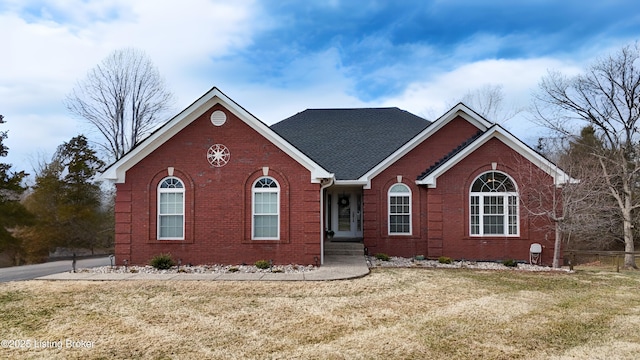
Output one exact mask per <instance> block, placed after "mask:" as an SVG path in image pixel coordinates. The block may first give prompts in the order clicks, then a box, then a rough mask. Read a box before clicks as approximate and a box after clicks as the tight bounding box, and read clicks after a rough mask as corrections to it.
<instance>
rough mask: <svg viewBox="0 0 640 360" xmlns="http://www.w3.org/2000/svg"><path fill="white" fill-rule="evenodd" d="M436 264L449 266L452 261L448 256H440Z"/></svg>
mask: <svg viewBox="0 0 640 360" xmlns="http://www.w3.org/2000/svg"><path fill="white" fill-rule="evenodd" d="M438 262H439V263H440V264H451V263H452V262H453V259H451V258H450V257H448V256H440V257H439V258H438Z"/></svg>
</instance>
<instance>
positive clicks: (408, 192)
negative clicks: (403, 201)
mask: <svg viewBox="0 0 640 360" xmlns="http://www.w3.org/2000/svg"><path fill="white" fill-rule="evenodd" d="M400 187H401V188H403V189H405V190H406V191H396V192H394V191H393V189H394V188H400ZM411 195H412V194H411V189H410V188H409V187H408V186H407V185H406V184H403V183H396V184H393V185H392V186H391V187H390V188H389V191H388V193H387V220H388V221H387V233H388V234H389V235H393V236H395V235H412V233H413V224H412V222H413V216H412V213H413V209H412V206H411V202H412V196H411ZM391 198H408V200H409V204H408V205H409V212H408V213H405V212H402V213H397V212H396V213H392V212H391ZM396 215H399V216H409V231H408V232H397V231H396V232H392V231H391V217H392V216H396Z"/></svg>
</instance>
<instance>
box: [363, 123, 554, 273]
mask: <svg viewBox="0 0 640 360" xmlns="http://www.w3.org/2000/svg"><path fill="white" fill-rule="evenodd" d="M476 131H477V129H475V128H474V127H473V126H472V125H471V124H469V123H468V122H466V121H465V120H463V119H461V118H458V119H456V120H454V121H452V122H451V123H449V124H447V125H446V126H445V127H443V128H442V129H441V130H440V131H438V132H437V133H436V134H434V135H432V136H431V137H430V138H429V139H427V140H426V141H425V142H424V143H423V144H421V145H420V146H418V147H416V149H414V150H412V151H411V152H410V153H409V154H407V155H406V156H405V157H404V158H402V159H400V160H399V161H397V162H396V163H395V164H393V165H392V166H390V167H389V168H388V169H386V170H385V171H384V172H382V173H381V174H379V175H378V176H376V178H375V179H374V180H373V181H372V187H371V189H370V190H365V205H364V211H365V213H364V214H365V220H364V221H365V227H364V229H365V234H364V240H365V245H366V246H367V247H368V248H369V252H370V253H377V252H384V253H387V254H389V255H396V256H407V257H411V256H415V255H425V256H427V257H430V258H437V257H439V256H449V257H452V258H455V259H469V260H500V259H507V258H513V259H516V260H527V261H528V259H529V246H530V245H531V243H534V242H537V243H540V244H542V246H543V253H542V259H543V262H544V263H545V264H550V263H551V261H552V255H553V240H554V232H553V230H552V229H551V228H550V226H549V225H550V222H549V221H548V219H545V218H543V217H533V216H531V215H530V214H529V213H528V212H527V208H530V207H529V206H523V205H522V204H521V205H520V224H519V225H520V236H519V237H471V236H470V235H469V189H470V187H471V183H472V182H473V181H474V180H475V178H476V177H477V176H478V175H480V174H481V173H483V172H485V171H491V163H492V162H496V163H497V169H496V170H498V171H503V172H505V173H507V174H509V175H510V176H511V177H512V178H513V179H514V181H515V182H516V184H517V186H518V187H519V189H520V190H521V191H522V189H525V188H532V187H538V188H540V189H543V190H542V191H546V190H544V189H549V187H550V185H551V184H552V182H553V180H552V178H551V177H550V176H548V175H547V174H545V173H544V172H542V171H541V170H540V169H538V168H537V167H535V166H532V165H531V163H529V162H528V161H527V160H526V159H524V158H523V157H522V156H520V155H519V154H518V153H517V152H515V151H513V150H512V149H511V148H509V147H508V146H506V145H505V144H504V143H502V142H501V141H500V140H497V139H492V140H490V141H488V142H487V143H486V144H484V145H483V146H481V147H480V148H478V149H477V150H476V151H475V152H474V153H472V154H470V155H469V156H467V157H466V158H465V159H463V160H462V161H461V162H460V163H458V164H457V165H456V166H454V167H453V168H451V169H450V170H448V171H447V172H446V173H445V174H443V175H442V176H440V177H439V178H438V179H437V187H436V188H430V189H429V188H427V187H426V186H417V185H415V179H416V177H417V176H418V175H419V174H420V173H421V172H422V171H424V170H425V169H426V168H428V167H429V166H430V165H432V164H433V163H434V162H435V161H437V160H439V159H441V158H442V156H444V155H445V154H447V153H448V152H449V151H450V150H451V149H453V148H455V147H456V146H458V145H459V144H460V143H462V142H463V141H465V140H466V139H467V138H469V137H471V136H472V135H473V134H475V132H476ZM432 142H433V143H435V144H432ZM396 175H402V176H403V183H405V184H407V185H409V184H411V185H409V186H410V187H411V190H412V195H413V204H412V205H413V218H412V220H413V229H414V233H413V235H412V236H389V235H388V234H387V218H386V217H387V204H386V202H387V200H386V196H387V191H388V188H389V186H390V185H392V184H393V183H394V182H395V181H396V180H395V178H396ZM540 183H542V185H540ZM522 200H524V201H527V199H522Z"/></svg>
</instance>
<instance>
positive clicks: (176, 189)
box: [156, 176, 186, 240]
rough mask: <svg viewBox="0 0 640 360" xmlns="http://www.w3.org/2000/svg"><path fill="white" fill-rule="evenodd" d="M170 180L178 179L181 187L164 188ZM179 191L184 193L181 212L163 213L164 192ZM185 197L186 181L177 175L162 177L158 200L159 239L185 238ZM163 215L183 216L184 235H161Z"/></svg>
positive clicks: (175, 192)
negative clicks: (162, 200)
mask: <svg viewBox="0 0 640 360" xmlns="http://www.w3.org/2000/svg"><path fill="white" fill-rule="evenodd" d="M168 180H177V181H178V182H179V183H180V184H181V186H182V187H181V188H176V187H172V188H163V187H162V185H163V184H164V183H165V182H166V181H168ZM177 193H181V194H182V208H181V213H167V214H162V213H161V208H162V207H161V199H162V194H177ZM185 198H186V189H185V186H184V181H182V180H180V179H179V178H177V177H175V176H169V177H166V178H164V179H162V181H160V183H159V184H158V201H157V212H156V213H157V214H156V216H157V219H156V221H157V226H156V231H157V232H156V234H157V238H158V240H184V234H185V211H184V208H185V206H184V203H185ZM163 216H182V236H180V237H174V236H166V237H163V236H162V235H161V231H160V224H161V221H160V218H161V217H163Z"/></svg>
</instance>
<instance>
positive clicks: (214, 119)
mask: <svg viewBox="0 0 640 360" xmlns="http://www.w3.org/2000/svg"><path fill="white" fill-rule="evenodd" d="M225 122H227V114H225V113H224V111H222V110H216V111H214V112H213V113H212V114H211V123H212V124H213V125H215V126H222V125H223V124H224V123H225Z"/></svg>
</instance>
